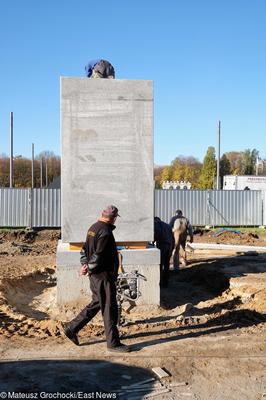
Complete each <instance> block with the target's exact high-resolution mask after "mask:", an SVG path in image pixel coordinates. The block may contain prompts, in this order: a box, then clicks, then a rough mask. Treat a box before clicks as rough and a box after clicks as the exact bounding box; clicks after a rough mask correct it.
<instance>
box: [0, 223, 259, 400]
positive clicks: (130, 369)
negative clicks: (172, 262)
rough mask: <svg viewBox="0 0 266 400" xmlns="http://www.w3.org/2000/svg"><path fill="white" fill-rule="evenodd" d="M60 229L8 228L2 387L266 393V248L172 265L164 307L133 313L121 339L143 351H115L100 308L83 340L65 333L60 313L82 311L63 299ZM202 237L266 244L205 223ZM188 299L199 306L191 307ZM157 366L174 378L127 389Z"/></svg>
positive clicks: (1, 239)
mask: <svg viewBox="0 0 266 400" xmlns="http://www.w3.org/2000/svg"><path fill="white" fill-rule="evenodd" d="M218 233H219V232H218ZM59 237H60V232H59V231H56V230H44V231H39V232H32V231H27V230H26V231H17V232H16V231H15V232H14V231H13V232H7V231H6V232H4V231H2V232H0V357H1V364H0V365H1V368H0V392H8V391H16V392H27V393H28V392H38V393H40V392H42V391H44V392H54V391H60V392H75V393H76V392H78V391H80V392H82V393H87V394H88V395H87V398H119V399H120V398H121V399H132V400H133V399H142V398H149V397H148V396H151V397H150V398H155V399H199V400H207V399H217V400H220V399H237V400H238V399H248V400H250V399H256V400H258V399H262V398H266V342H265V335H266V324H265V322H266V291H265V288H266V251H265V254H264V253H260V254H256V253H255V254H248V253H247V254H245V253H243V254H237V253H233V252H230V253H225V252H218V251H208V252H204V251H202V250H201V251H199V250H198V251H195V252H194V253H189V254H188V259H189V265H188V266H187V267H186V268H183V269H182V270H180V271H179V272H175V271H171V272H170V284H169V287H168V288H162V289H161V305H160V307H149V308H147V307H145V308H144V307H136V308H135V309H133V310H132V312H131V313H130V314H129V315H127V314H124V316H125V323H124V324H123V325H122V326H121V327H120V332H121V335H122V340H123V342H124V343H126V344H130V345H132V347H133V350H134V351H132V352H131V353H129V354H128V355H117V354H115V355H113V354H110V353H108V352H107V351H106V345H105V340H104V329H103V324H102V320H101V317H100V315H99V316H97V317H96V318H95V319H94V320H93V322H92V323H90V324H89V325H88V326H87V327H85V328H84V329H83V330H82V331H81V332H80V334H79V338H80V342H81V346H79V347H77V346H75V345H73V344H72V343H71V342H70V341H68V340H67V339H66V338H65V337H63V336H62V334H61V328H60V321H61V320H69V319H70V318H71V317H72V316H73V315H74V314H75V313H76V312H77V311H78V309H71V310H63V309H60V310H59V309H58V308H57V306H56V266H55V251H56V246H57V241H58V238H59ZM195 241H196V242H198V241H201V242H215V243H229V244H249V245H255V246H265V250H266V241H265V240H264V237H259V236H258V237H256V236H254V234H252V235H251V234H249V233H245V234H238V233H233V232H222V233H221V234H218V235H217V236H215V235H214V234H213V232H203V231H202V232H201V231H199V232H197V234H196V235H195ZM84 302H86V299H84ZM187 303H191V304H192V305H191V306H190V307H187V308H188V310H187V311H186V312H185V313H184V312H183V311H184V305H185V304H187ZM153 367H162V368H164V369H165V370H166V371H167V372H168V373H169V377H167V378H163V379H161V380H159V379H156V380H155V381H151V382H149V383H147V385H146V386H143V388H142V391H139V390H140V389H139V388H137V387H134V386H132V387H131V388H127V389H125V388H123V386H131V385H132V384H135V383H137V382H139V381H142V380H146V379H151V378H153V377H155V375H154V373H153V372H152V370H151V369H152V368H153ZM103 378H104V379H103ZM179 383H180V384H181V385H180V386H178V384H179ZM93 392H97V393H98V394H99V396H98V397H96V394H93ZM89 394H90V396H91V397H88V396H89ZM155 394H157V396H155V397H153V396H154V395H155ZM107 395H112V396H113V397H105V396H107ZM0 398H4V397H3V396H2V393H0ZM83 398H85V397H83Z"/></svg>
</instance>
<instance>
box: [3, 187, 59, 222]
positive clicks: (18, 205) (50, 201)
mask: <svg viewBox="0 0 266 400" xmlns="http://www.w3.org/2000/svg"><path fill="white" fill-rule="evenodd" d="M0 226H1V227H22V226H29V227H35V228H41V227H47V228H55V227H60V226H61V191H60V189H9V188H0Z"/></svg>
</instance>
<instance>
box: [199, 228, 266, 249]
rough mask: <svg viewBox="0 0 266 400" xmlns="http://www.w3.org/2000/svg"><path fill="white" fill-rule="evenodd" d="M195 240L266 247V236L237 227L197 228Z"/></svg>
mask: <svg viewBox="0 0 266 400" xmlns="http://www.w3.org/2000/svg"><path fill="white" fill-rule="evenodd" d="M194 241H195V242H196V243H215V244H234V245H246V246H265V247H266V236H262V235H261V236H259V235H258V234H256V233H253V232H244V233H243V232H238V230H237V229H236V230H234V229H229V230H226V229H225V230H223V229H222V228H218V229H215V230H208V229H197V230H195V232H194Z"/></svg>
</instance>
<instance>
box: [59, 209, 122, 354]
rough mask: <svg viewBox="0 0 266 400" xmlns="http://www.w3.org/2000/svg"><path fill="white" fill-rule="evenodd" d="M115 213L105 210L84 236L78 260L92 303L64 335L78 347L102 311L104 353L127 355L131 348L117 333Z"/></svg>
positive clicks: (70, 324)
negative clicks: (86, 277)
mask: <svg viewBox="0 0 266 400" xmlns="http://www.w3.org/2000/svg"><path fill="white" fill-rule="evenodd" d="M117 216H119V214H118V209H117V208H116V207H115V206H113V205H110V206H107V207H106V208H105V209H104V210H103V211H102V216H101V218H100V219H99V220H98V221H97V222H96V223H95V224H93V225H92V226H91V227H90V228H89V230H88V233H87V237H86V242H85V245H84V246H83V254H82V257H81V264H82V267H81V275H87V274H88V275H89V278H90V288H91V293H92V301H91V303H90V304H89V305H87V306H86V307H85V308H84V309H83V310H82V311H81V312H80V313H79V314H78V315H77V316H76V317H75V318H74V319H73V320H72V321H70V322H69V323H67V324H65V325H64V333H65V335H66V336H67V337H68V338H69V339H70V340H71V341H72V342H73V343H75V344H76V345H77V346H78V345H79V342H78V337H77V333H78V332H79V331H80V330H81V329H82V328H83V327H84V326H85V325H86V324H87V323H88V322H89V321H90V320H91V319H92V318H93V317H94V316H95V315H96V314H97V313H98V312H99V311H100V310H101V312H102V316H103V321H104V328H105V335H106V341H107V349H108V350H109V351H119V352H128V351H130V348H129V347H128V346H125V345H124V344H122V343H121V342H120V339H119V333H118V329H117V322H118V308H117V302H116V278H117V274H118V266H119V261H118V254H117V248H116V243H115V238H114V235H113V230H114V229H115V225H114V223H115V221H116V218H117Z"/></svg>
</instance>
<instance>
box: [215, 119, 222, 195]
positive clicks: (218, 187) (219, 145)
mask: <svg viewBox="0 0 266 400" xmlns="http://www.w3.org/2000/svg"><path fill="white" fill-rule="evenodd" d="M220 147H221V121H219V122H218V149H217V173H216V189H217V190H219V189H220Z"/></svg>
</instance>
